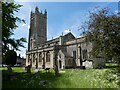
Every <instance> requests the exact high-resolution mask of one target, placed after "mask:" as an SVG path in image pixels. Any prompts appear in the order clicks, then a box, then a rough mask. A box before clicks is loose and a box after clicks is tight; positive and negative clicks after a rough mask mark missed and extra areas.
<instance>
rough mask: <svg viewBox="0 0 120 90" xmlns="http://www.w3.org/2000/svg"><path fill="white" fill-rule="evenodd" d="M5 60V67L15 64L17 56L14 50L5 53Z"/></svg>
mask: <svg viewBox="0 0 120 90" xmlns="http://www.w3.org/2000/svg"><path fill="white" fill-rule="evenodd" d="M5 55H6V59H5V63H6V64H7V65H11V66H14V65H15V64H16V61H17V54H16V52H15V51H14V50H9V51H7V52H6V54H5Z"/></svg>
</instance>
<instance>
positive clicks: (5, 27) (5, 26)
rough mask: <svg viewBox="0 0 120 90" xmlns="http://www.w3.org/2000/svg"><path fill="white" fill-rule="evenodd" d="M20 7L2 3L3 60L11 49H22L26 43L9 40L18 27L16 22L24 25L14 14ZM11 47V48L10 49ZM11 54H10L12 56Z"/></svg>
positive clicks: (22, 40) (21, 40) (23, 39)
mask: <svg viewBox="0 0 120 90" xmlns="http://www.w3.org/2000/svg"><path fill="white" fill-rule="evenodd" d="M21 6H22V5H19V4H14V3H7V2H2V56H3V60H4V59H5V58H6V55H7V53H10V52H11V50H12V49H14V50H19V47H24V45H23V43H24V42H26V39H25V38H23V37H22V38H20V39H15V38H11V36H12V35H14V30H15V29H16V28H17V27H18V26H17V24H16V22H20V23H22V22H23V23H25V21H24V20H21V19H20V18H18V17H17V16H14V12H18V10H19V8H20V7H21ZM11 47H12V48H11ZM12 53H13V52H11V54H12ZM9 60H10V61H11V59H9Z"/></svg>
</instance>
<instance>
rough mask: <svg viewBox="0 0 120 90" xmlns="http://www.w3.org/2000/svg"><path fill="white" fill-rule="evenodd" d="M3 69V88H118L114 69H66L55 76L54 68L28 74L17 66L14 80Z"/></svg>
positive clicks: (14, 69)
mask: <svg viewBox="0 0 120 90" xmlns="http://www.w3.org/2000/svg"><path fill="white" fill-rule="evenodd" d="M2 70H3V84H2V85H3V88H118V85H117V79H118V77H117V76H116V74H115V73H113V72H114V70H112V69H87V70H80V69H65V70H63V71H61V72H60V74H59V76H57V77H55V75H54V71H53V70H51V71H50V72H46V71H39V72H37V73H35V72H32V73H31V74H28V73H26V71H25V70H24V69H23V68H20V67H15V68H13V71H14V74H15V75H16V78H15V79H13V80H10V79H9V78H8V76H7V74H8V73H7V70H6V68H2ZM110 72H112V73H110Z"/></svg>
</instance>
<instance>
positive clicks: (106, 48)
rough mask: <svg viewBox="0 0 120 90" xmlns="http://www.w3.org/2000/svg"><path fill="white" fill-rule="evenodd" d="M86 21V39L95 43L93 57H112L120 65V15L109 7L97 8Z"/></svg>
mask: <svg viewBox="0 0 120 90" xmlns="http://www.w3.org/2000/svg"><path fill="white" fill-rule="evenodd" d="M89 14H90V15H89V20H88V21H87V22H86V23H85V26H84V29H85V28H86V27H87V28H86V29H87V30H85V32H84V35H85V36H86V41H88V42H89V41H90V42H92V43H93V48H92V55H93V57H97V56H100V55H102V56H104V57H105V58H112V59H114V60H115V61H117V62H118V65H120V45H119V44H120V16H119V14H114V13H112V12H111V11H110V9H108V8H103V9H96V10H95V11H94V12H90V13H89Z"/></svg>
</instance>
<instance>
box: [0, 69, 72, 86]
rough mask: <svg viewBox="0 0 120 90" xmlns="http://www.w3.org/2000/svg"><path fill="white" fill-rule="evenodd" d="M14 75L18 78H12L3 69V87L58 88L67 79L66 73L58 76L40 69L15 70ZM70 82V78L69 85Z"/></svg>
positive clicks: (67, 82)
mask: <svg viewBox="0 0 120 90" xmlns="http://www.w3.org/2000/svg"><path fill="white" fill-rule="evenodd" d="M13 75H15V76H16V78H13V79H12V80H11V79H10V78H9V75H8V72H7V70H2V76H3V78H2V82H3V84H2V87H3V88H58V87H60V84H61V83H64V81H66V80H67V79H65V78H63V77H64V74H61V73H60V74H59V75H58V76H55V75H54V72H53V71H51V72H42V71H39V72H36V73H26V72H13ZM61 79H62V80H61ZM64 79H65V80H64ZM70 83H71V82H70V81H69V80H67V81H66V84H67V85H68V84H70ZM62 85H63V84H62ZM63 87H65V86H63Z"/></svg>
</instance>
